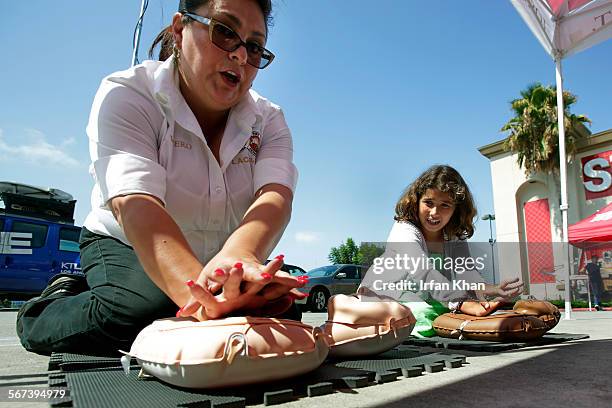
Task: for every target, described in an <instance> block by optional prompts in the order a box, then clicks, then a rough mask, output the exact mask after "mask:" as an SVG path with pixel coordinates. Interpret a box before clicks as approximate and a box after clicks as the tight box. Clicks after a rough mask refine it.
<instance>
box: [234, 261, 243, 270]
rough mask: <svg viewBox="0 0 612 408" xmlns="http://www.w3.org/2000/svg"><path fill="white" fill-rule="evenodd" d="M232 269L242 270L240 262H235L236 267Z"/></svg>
mask: <svg viewBox="0 0 612 408" xmlns="http://www.w3.org/2000/svg"><path fill="white" fill-rule="evenodd" d="M234 268H236V269H242V262H236V265H234Z"/></svg>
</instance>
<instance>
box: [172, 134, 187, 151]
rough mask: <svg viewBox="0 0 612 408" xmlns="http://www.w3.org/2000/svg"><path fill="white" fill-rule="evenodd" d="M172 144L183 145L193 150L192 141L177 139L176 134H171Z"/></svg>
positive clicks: (182, 146)
mask: <svg viewBox="0 0 612 408" xmlns="http://www.w3.org/2000/svg"><path fill="white" fill-rule="evenodd" d="M170 139H171V140H172V144H173V145H174V147H181V148H183V149H187V150H191V148H192V146H191V143H187V142H183V141H182V140H178V139H175V138H174V136H171V137H170Z"/></svg>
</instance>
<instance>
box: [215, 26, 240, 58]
mask: <svg viewBox="0 0 612 408" xmlns="http://www.w3.org/2000/svg"><path fill="white" fill-rule="evenodd" d="M212 42H213V43H214V44H215V45H216V46H217V47H219V48H221V49H222V50H224V51H230V52H231V51H234V50H235V49H236V48H238V46H240V38H238V35H237V34H236V33H235V32H233V31H232V30H231V29H230V28H229V27H226V26H224V25H221V24H215V25H214V27H213V30H212Z"/></svg>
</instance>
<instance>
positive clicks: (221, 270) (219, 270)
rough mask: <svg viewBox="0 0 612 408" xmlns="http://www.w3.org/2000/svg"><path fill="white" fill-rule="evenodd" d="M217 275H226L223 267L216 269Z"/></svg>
mask: <svg viewBox="0 0 612 408" xmlns="http://www.w3.org/2000/svg"><path fill="white" fill-rule="evenodd" d="M215 275H217V276H224V275H225V271H224V270H223V269H221V268H218V269H215Z"/></svg>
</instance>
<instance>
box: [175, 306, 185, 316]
mask: <svg viewBox="0 0 612 408" xmlns="http://www.w3.org/2000/svg"><path fill="white" fill-rule="evenodd" d="M182 311H183V308H182V307H181V308H180V309H179V310H178V312H176V317H181V312H182Z"/></svg>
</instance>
